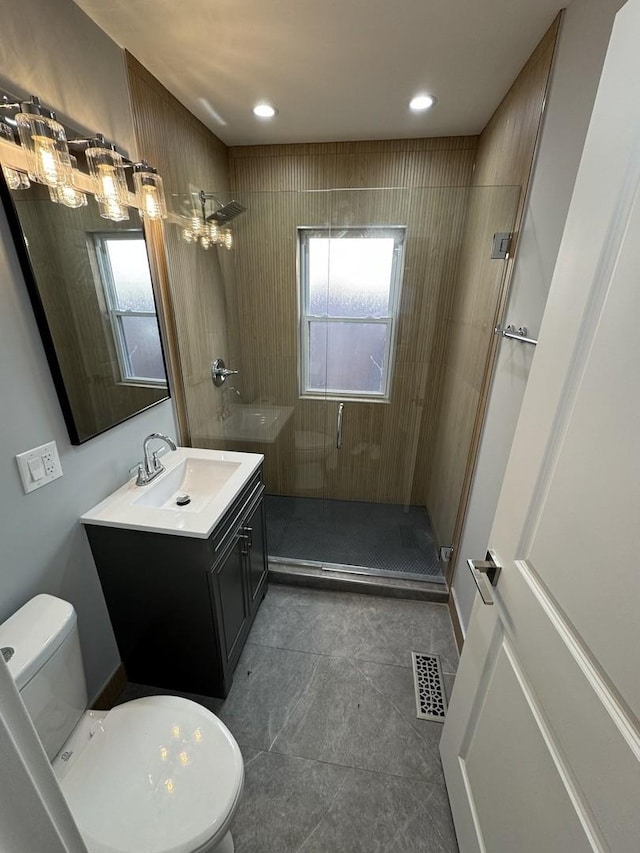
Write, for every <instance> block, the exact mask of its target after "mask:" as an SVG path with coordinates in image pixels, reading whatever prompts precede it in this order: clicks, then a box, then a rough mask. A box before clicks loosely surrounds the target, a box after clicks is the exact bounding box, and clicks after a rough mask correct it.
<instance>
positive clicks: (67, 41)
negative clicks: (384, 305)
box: [0, 0, 177, 697]
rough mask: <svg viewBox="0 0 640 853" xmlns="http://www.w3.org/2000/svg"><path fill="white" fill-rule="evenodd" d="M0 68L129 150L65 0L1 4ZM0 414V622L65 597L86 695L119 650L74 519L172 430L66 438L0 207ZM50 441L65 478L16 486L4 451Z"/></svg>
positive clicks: (105, 73) (99, 43) (107, 56)
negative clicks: (35, 603)
mask: <svg viewBox="0 0 640 853" xmlns="http://www.w3.org/2000/svg"><path fill="white" fill-rule="evenodd" d="M0 68H2V69H3V75H4V79H3V80H2V82H3V84H4V85H6V86H7V88H10V86H11V84H13V86H14V87H18V88H19V90H20V93H23V92H33V93H34V94H37V95H40V97H41V98H42V100H43V102H45V103H46V104H47V106H51V107H53V108H54V109H55V108H57V110H58V113H59V114H60V115H64V117H65V118H68V119H69V120H71V121H73V122H74V123H75V124H78V125H82V126H83V127H84V128H85V129H86V130H92V131H94V132H95V131H102V132H103V133H104V134H105V136H106V137H107V138H111V139H116V140H117V141H118V142H119V143H120V144H121V145H122V146H123V147H124V148H126V149H128V150H129V151H130V152H131V153H134V150H135V149H134V136H133V126H132V121H131V111H130V106H129V99H128V90H127V82H126V75H125V66H124V58H123V55H122V52H121V51H120V49H119V48H118V47H117V46H116V45H115V44H114V43H113V42H111V41H110V39H109V38H108V37H107V36H106V35H105V34H104V33H103V32H102V31H101V30H100V29H98V27H96V25H95V24H94V23H93V22H92V21H91V20H90V19H89V18H88V17H86V16H85V15H84V13H83V12H81V11H80V10H79V9H78V7H77V6H76V5H75V4H74V3H73V2H71V0H20V2H16V3H11V4H5V8H4V9H3V14H2V39H1V40H0ZM7 75H11V76H10V77H9V76H7ZM0 412H1V414H0V546H1V547H0V621H2V620H4V619H5V618H7V617H8V616H9V615H10V614H11V613H12V612H13V611H14V610H16V609H17V608H18V607H19V606H20V605H22V604H23V603H24V602H25V601H27V600H28V599H29V598H31V597H32V596H33V595H35V594H36V593H38V592H49V593H51V594H53V595H59V596H61V597H62V598H66V599H67V600H68V601H71V602H72V603H73V604H74V605H75V607H76V609H77V611H78V617H79V625H80V638H81V642H82V648H83V654H84V661H85V669H86V671H87V681H88V690H89V696H90V697H93V696H95V695H96V694H97V693H98V692H99V691H100V689H101V688H102V687H103V685H104V683H105V682H106V681H107V679H108V678H109V677H110V676H111V675H112V673H113V671H114V670H115V668H116V666H117V665H118V663H119V655H118V651H117V647H116V644H115V640H114V638H113V633H112V630H111V625H110V622H109V617H108V615H107V611H106V607H105V603H104V599H103V596H102V591H101V588H100V584H99V581H98V577H97V573H96V569H95V565H94V563H93V559H92V557H91V553H90V550H89V546H88V544H87V540H86V536H85V533H84V531H83V530H82V528H81V526H80V525H79V523H78V517H79V515H80V514H81V513H82V512H83V511H85V510H86V509H88V508H89V507H91V506H93V504H95V503H97V502H98V501H99V500H101V499H102V498H103V497H105V496H106V495H107V494H109V492H111V491H113V489H115V488H116V487H117V486H119V485H121V484H122V483H123V482H124V480H125V479H126V478H127V477H128V470H129V468H130V467H131V466H132V465H133V464H134V463H135V462H136V461H137V460H138V459H139V458H140V457H141V453H142V441H143V439H144V437H145V435H147V434H148V433H150V432H153V431H155V430H159V431H160V432H166V433H169V434H170V435H175V434H176V431H177V430H176V425H175V421H174V417H173V409H172V406H171V403H170V402H166V403H161V404H159V405H158V406H156V407H155V408H153V409H151V410H150V411H149V412H146V413H144V414H142V415H139V416H137V417H135V418H133V419H132V420H130V421H128V422H126V423H125V424H123V425H121V426H119V427H115V428H114V429H112V430H109V431H108V432H107V433H105V434H104V435H103V436H100V437H98V438H95V439H93V440H91V441H89V442H87V443H86V444H85V445H82V446H81V447H72V446H71V444H70V443H69V439H68V436H67V431H66V428H65V425H64V421H63V419H62V413H61V410H60V406H59V404H58V398H57V396H56V394H55V390H54V387H53V383H52V380H51V375H50V373H49V368H48V365H47V361H46V358H45V355H44V351H43V348H42V345H41V342H40V335H39V333H38V329H37V326H36V323H35V320H34V317H33V312H32V310H31V304H30V302H29V299H28V296H27V292H26V288H25V284H24V279H23V277H22V273H21V271H20V267H19V265H18V260H17V257H16V254H15V250H14V246H13V242H12V239H11V235H10V233H9V229H8V225H7V221H6V218H5V215H4V211H3V210H0ZM51 439H55V441H56V442H57V444H58V451H59V453H60V459H61V462H62V468H63V471H64V476H63V477H62V478H61V479H60V480H56V481H55V482H54V483H51V484H49V485H47V486H44V487H43V488H42V489H39V490H38V491H36V492H33V493H31V494H30V495H25V494H24V492H23V490H22V485H21V483H20V479H19V476H18V470H17V466H16V463H15V459H14V456H15V454H16V453H19V452H20V451H22V450H28V449H29V448H31V447H34V446H36V445H39V444H42V443H43V442H45V441H49V440H51Z"/></svg>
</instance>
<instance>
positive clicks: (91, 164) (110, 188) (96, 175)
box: [0, 94, 167, 222]
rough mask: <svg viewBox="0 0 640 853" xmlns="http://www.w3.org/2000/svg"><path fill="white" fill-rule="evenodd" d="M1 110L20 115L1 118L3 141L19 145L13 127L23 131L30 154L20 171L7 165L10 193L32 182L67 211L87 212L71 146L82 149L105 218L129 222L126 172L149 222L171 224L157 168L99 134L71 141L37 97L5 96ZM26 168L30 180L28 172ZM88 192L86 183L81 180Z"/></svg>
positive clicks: (21, 135)
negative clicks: (83, 208)
mask: <svg viewBox="0 0 640 853" xmlns="http://www.w3.org/2000/svg"><path fill="white" fill-rule="evenodd" d="M0 109H3V110H11V111H13V112H15V116H14V117H13V118H6V119H5V118H3V117H1V116H0V138H4V139H6V140H8V141H11V142H13V143H14V144H16V138H15V134H14V132H13V129H12V126H11V125H14V124H15V126H16V127H17V130H18V138H19V141H20V145H21V146H22V148H23V149H24V151H25V152H26V154H27V158H26V163H24V157H21V158H20V159H19V160H18V164H19V166H18V168H16V166H15V164H14V163H13V162H11V160H9V163H3V164H2V171H3V174H4V177H5V180H6V182H7V185H8V186H9V188H10V189H12V190H16V189H27V188H28V187H29V186H30V183H29V178H31V180H32V181H37V182H38V183H41V184H45V185H46V186H48V187H49V189H50V193H49V195H50V197H51V199H52V201H55V202H56V203H59V204H64V205H66V206H67V207H81V206H84V205H85V204H86V203H87V197H86V195H85V193H84V192H82V191H81V190H79V189H78V187H77V185H76V183H74V175H76V176H77V175H80V174H81V172H80V170H79V169H78V164H77V162H76V160H75V158H74V157H73V155H71V154H70V153H69V145H75V146H77V147H81V148H82V150H83V151H84V154H85V159H86V163H87V167H88V170H89V174H90V177H91V179H92V180H91V183H92V185H93V186H92V193H93V195H94V196H95V199H96V202H97V204H98V208H99V210H100V216H102V217H104V218H105V219H111V220H113V221H114V222H121V221H123V220H126V219H129V210H128V208H129V206H130V205H131V203H132V199H131V194H130V193H129V187H128V185H127V179H126V176H125V172H124V170H125V169H126V168H132V169H133V184H134V187H135V191H136V196H137V198H136V202H135V204H136V206H138V207H139V210H140V215H141V216H143V217H145V218H146V219H166V217H167V203H166V200H165V197H164V190H163V184H162V178H161V177H160V175H158V172H157V170H156V169H154V168H153V167H151V166H150V165H149V164H148V163H147V162H146V161H145V160H143V161H141V162H139V163H133V162H132V161H131V160H127V159H126V158H125V157H123V156H122V155H121V154H120V153H119V152H118V151H117V150H116V147H115V145H114V144H112V143H110V142H107V141H106V140H105V138H104V136H102V135H100V134H97V135H96V136H95V137H93V138H91V139H71V140H67V136H66V133H65V130H64V127H63V126H62V125H61V124H60V122H58V121H57V120H56V117H55V113H52V112H50V111H49V110H45V109H44V107H43V106H42V104H41V103H40V100H39V99H38V98H37V97H36V96H35V95H32V96H31V98H30V100H28V101H17V100H15V99H13V98H11V99H10V97H9V96H8V95H6V94H5V95H4V96H3V98H2V101H0ZM23 163H24V168H26V170H27V172H28V176H27V175H26V174H25V173H24V171H22V168H21V167H23ZM78 183H79V185H80V186H81V187H82V188H83V190H86V189H87V182H86V180H83V181H79V182H78Z"/></svg>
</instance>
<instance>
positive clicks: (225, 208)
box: [207, 199, 247, 225]
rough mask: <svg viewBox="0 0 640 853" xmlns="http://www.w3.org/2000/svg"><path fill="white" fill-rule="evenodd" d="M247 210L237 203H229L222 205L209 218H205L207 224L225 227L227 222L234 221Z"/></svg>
mask: <svg viewBox="0 0 640 853" xmlns="http://www.w3.org/2000/svg"><path fill="white" fill-rule="evenodd" d="M246 209H247V208H246V207H245V206H244V204H240V202H239V201H235V199H234V200H233V201H230V202H229V203H228V204H223V205H222V207H219V208H218V209H217V210H215V211H214V212H213V213H211V214H210V215H209V216H207V222H216V223H217V224H218V225H226V224H227V223H228V222H231V220H232V219H235V218H236V216H239V215H240V214H241V213H244V212H245V210H246Z"/></svg>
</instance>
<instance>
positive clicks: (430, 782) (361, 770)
mask: <svg viewBox="0 0 640 853" xmlns="http://www.w3.org/2000/svg"><path fill="white" fill-rule="evenodd" d="M251 748H252V749H255V747H251ZM240 749H241V750H242V747H240ZM262 752H265V750H262ZM265 754H266V755H281V756H282V757H283V758H293V759H295V760H296V761H311V762H316V763H317V764H326V765H327V766H328V767H342V768H343V769H345V770H356V771H357V772H358V773H373V775H374V776H381V777H387V776H388V777H390V778H392V779H403V780H404V781H405V782H418V783H419V784H420V785H428V786H429V787H433V788H442V789H444V790H445V791H446V785H445V782H444V777H443V781H442V782H437V781H434V780H430V779H423V778H422V777H419V776H402V775H401V774H400V773H388V772H386V771H383V770H371V769H370V768H369V767H356V765H355V764H340V763H338V762H337V761H326V760H325V759H323V758H308V757H307V756H305V755H293V754H292V753H290V752H278V750H277V749H272V750H269V752H268V753H266V752H265Z"/></svg>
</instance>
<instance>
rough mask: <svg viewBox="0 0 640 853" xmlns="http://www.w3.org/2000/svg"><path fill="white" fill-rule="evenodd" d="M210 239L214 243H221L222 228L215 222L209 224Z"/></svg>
mask: <svg viewBox="0 0 640 853" xmlns="http://www.w3.org/2000/svg"><path fill="white" fill-rule="evenodd" d="M209 239H210V240H211V242H212V243H220V242H221V234H220V228H219V227H218V226H217V225H216V223H215V222H210V223H209Z"/></svg>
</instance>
